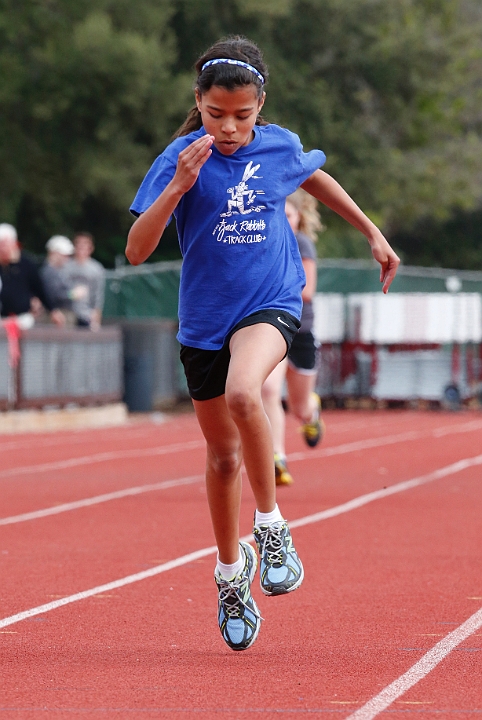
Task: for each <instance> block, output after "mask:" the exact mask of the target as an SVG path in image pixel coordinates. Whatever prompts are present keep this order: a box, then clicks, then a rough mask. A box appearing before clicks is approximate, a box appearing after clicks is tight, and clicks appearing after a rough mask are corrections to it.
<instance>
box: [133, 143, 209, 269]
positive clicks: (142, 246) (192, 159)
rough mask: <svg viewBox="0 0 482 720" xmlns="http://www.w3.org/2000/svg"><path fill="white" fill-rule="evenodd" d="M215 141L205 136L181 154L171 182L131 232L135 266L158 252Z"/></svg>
mask: <svg viewBox="0 0 482 720" xmlns="http://www.w3.org/2000/svg"><path fill="white" fill-rule="evenodd" d="M213 141H214V137H213V136H212V135H203V136H202V137H200V138H198V139H197V140H194V142H192V143H191V144H190V145H188V146H187V148H185V149H184V150H182V152H180V153H179V156H178V160H177V167H176V173H175V175H174V177H173V178H172V180H171V182H170V183H169V184H168V185H167V186H166V187H165V189H164V190H163V191H162V193H161V194H160V195H159V197H158V198H157V199H156V200H155V201H154V202H153V203H152V205H151V206H150V207H149V208H148V209H147V210H146V211H145V212H144V213H142V215H139V217H138V218H137V220H136V221H135V223H134V225H133V226H132V227H131V229H130V232H129V235H128V238H127V247H126V257H127V259H128V260H129V262H130V263H131V264H132V265H140V264H141V263H143V262H144V260H147V258H148V257H149V255H151V254H152V253H153V252H154V250H155V249H156V247H157V245H158V244H159V240H160V239H161V236H162V234H163V232H164V230H165V229H166V225H167V222H168V220H169V218H170V217H171V215H172V213H173V212H174V210H175V209H176V207H177V206H178V204H179V201H180V200H181V198H182V196H183V195H184V194H185V193H187V192H188V190H190V189H191V188H192V186H193V185H194V183H195V182H196V180H197V178H198V175H199V171H200V170H201V168H202V166H203V165H204V163H205V162H206V160H208V158H209V157H210V156H211V152H212V151H211V145H212V144H213Z"/></svg>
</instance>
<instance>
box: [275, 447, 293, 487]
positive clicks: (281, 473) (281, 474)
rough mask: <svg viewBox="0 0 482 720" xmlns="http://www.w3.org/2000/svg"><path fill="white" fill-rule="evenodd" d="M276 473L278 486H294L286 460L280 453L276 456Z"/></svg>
mask: <svg viewBox="0 0 482 720" xmlns="http://www.w3.org/2000/svg"><path fill="white" fill-rule="evenodd" d="M274 472H275V476H276V484H277V485H292V484H293V478H292V477H291V474H290V472H289V470H288V468H287V466H286V460H285V458H283V457H282V456H281V455H278V453H275V454H274Z"/></svg>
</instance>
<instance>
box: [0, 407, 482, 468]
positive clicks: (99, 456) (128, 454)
mask: <svg viewBox="0 0 482 720" xmlns="http://www.w3.org/2000/svg"><path fill="white" fill-rule="evenodd" d="M479 429H482V421H478V420H474V421H471V422H468V423H464V424H463V425H450V426H446V427H445V428H444V427H442V428H436V429H435V430H431V431H428V432H427V431H417V430H410V431H408V432H404V433H398V434H395V435H385V436H382V437H378V438H368V439H366V440H357V441H355V442H351V443H343V444H341V445H335V446H333V447H325V448H321V449H320V450H311V451H309V452H298V453H291V454H290V455H288V460H290V462H297V461H299V460H306V459H313V458H319V457H331V456H333V455H344V454H345V453H349V452H357V451H359V450H369V449H371V448H376V447H383V446H384V445H394V444H396V443H399V442H407V441H409V440H420V439H423V438H427V437H441V436H443V435H446V434H452V433H455V432H458V433H463V432H473V431H474V430H479ZM204 446H205V442H204V440H191V441H189V442H186V443H175V444H173V445H162V446H159V447H152V448H142V449H140V450H139V449H133V450H113V451H111V452H104V453H96V454H94V455H84V456H81V457H77V458H70V459H68V460H57V461H54V462H50V463H42V464H39V465H26V466H21V467H16V468H10V469H8V470H1V471H0V478H4V477H18V476H20V475H33V474H37V473H43V472H50V471H53V470H65V469H67V468H72V467H79V466H82V465H92V464H95V463H102V462H111V461H112V460H122V459H131V458H138V457H139V458H140V457H154V456H156V455H166V454H169V453H176V452H183V451H184V450H196V449H198V448H201V447H204Z"/></svg>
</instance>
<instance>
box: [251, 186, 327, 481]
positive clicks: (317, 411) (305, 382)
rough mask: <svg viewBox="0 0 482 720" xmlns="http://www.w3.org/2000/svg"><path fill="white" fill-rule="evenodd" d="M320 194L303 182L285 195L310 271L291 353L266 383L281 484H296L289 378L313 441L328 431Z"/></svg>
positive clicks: (293, 397) (296, 407) (293, 400)
mask: <svg viewBox="0 0 482 720" xmlns="http://www.w3.org/2000/svg"><path fill="white" fill-rule="evenodd" d="M316 205H317V203H316V200H315V198H314V197H313V196H312V195H308V193H306V192H305V191H304V190H302V189H301V188H298V190H296V191H295V192H294V193H293V194H292V195H290V196H289V197H288V198H286V205H285V212H286V217H287V218H288V222H289V224H290V227H291V229H292V230H293V232H294V234H295V237H296V240H297V242H298V247H299V250H300V255H301V262H302V263H303V269H304V271H305V277H306V284H305V287H304V288H303V292H302V293H301V299H302V300H303V308H302V311H301V321H300V322H301V327H300V329H299V332H298V333H297V334H296V335H295V337H294V339H293V342H292V344H291V348H290V350H289V352H288V355H287V357H286V358H285V359H284V360H282V361H281V362H280V363H279V364H278V365H277V366H276V367H275V369H274V370H273V372H272V373H271V375H270V376H269V377H268V379H267V380H266V382H265V383H264V385H263V389H262V396H263V404H264V409H265V410H266V414H267V416H268V418H269V421H270V424H271V430H272V433H273V445H274V466H275V475H276V484H277V485H291V483H292V482H293V478H292V477H291V473H290V472H289V470H288V467H287V465H286V452H285V412H284V409H283V405H282V398H281V393H282V390H283V383H284V381H285V380H286V388H287V391H288V408H289V410H290V411H291V412H292V413H293V414H294V415H295V416H296V417H297V418H298V420H299V421H300V422H301V432H302V434H303V437H304V438H305V441H306V443H307V444H308V445H309V446H310V447H316V446H317V445H318V443H319V442H320V440H321V439H322V437H323V433H324V427H325V426H324V422H323V420H322V419H321V401H320V398H319V397H318V395H317V394H316V393H315V392H314V389H315V383H316V374H317V364H316V344H315V338H314V335H313V332H312V330H313V321H314V316H313V304H312V300H313V295H314V294H315V292H316V280H317V268H316V248H315V242H316V231H317V230H321V228H322V225H321V221H320V215H319V213H318V211H317V209H316Z"/></svg>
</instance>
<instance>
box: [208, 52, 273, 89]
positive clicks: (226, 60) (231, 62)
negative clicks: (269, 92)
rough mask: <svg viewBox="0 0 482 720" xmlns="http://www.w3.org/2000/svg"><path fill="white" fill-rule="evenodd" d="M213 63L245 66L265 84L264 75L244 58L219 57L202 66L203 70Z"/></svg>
mask: <svg viewBox="0 0 482 720" xmlns="http://www.w3.org/2000/svg"><path fill="white" fill-rule="evenodd" d="M211 65H239V67H243V68H245V69H246V70H249V71H250V72H252V73H253V74H254V75H256V77H257V78H258V80H260V81H261V84H262V85H264V77H263V76H262V75H261V73H260V72H259V70H256V68H255V67H253V66H252V65H249V63H245V62H243V61H242V60H232V59H231V58H217V59H216V60H208V61H207V62H205V63H204V65H203V66H202V68H201V72H204V70H205V69H206V68H208V67H210V66H211Z"/></svg>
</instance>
